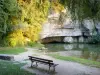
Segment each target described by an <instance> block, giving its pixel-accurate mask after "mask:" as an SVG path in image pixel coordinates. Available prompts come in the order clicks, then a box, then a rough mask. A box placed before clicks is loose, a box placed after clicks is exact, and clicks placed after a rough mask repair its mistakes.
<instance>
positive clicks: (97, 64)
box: [49, 54, 100, 68]
mask: <svg viewBox="0 0 100 75" xmlns="http://www.w3.org/2000/svg"><path fill="white" fill-rule="evenodd" d="M49 56H52V57H54V58H56V59H60V60H65V61H73V62H78V63H81V64H85V65H89V66H92V67H98V68H100V62H97V61H92V60H87V59H83V58H77V57H71V56H60V55H59V54H49Z"/></svg>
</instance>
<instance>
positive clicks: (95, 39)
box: [90, 34, 100, 43]
mask: <svg viewBox="0 0 100 75" xmlns="http://www.w3.org/2000/svg"><path fill="white" fill-rule="evenodd" d="M90 43H100V34H98V35H93V36H92V38H91V41H90Z"/></svg>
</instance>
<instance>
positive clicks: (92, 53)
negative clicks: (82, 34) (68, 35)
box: [44, 43, 100, 62]
mask: <svg viewBox="0 0 100 75" xmlns="http://www.w3.org/2000/svg"><path fill="white" fill-rule="evenodd" d="M44 45H45V47H46V48H48V52H56V53H59V54H60V55H62V56H72V57H78V58H84V59H88V60H93V61H98V62H100V44H96V45H95V44H64V43H50V44H44Z"/></svg>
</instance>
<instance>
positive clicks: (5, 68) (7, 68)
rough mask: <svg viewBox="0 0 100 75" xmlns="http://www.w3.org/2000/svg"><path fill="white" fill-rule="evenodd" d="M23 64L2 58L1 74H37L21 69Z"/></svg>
mask: <svg viewBox="0 0 100 75" xmlns="http://www.w3.org/2000/svg"><path fill="white" fill-rule="evenodd" d="M22 65H23V64H14V63H13V62H10V61H2V60H0V75H35V74H31V73H29V72H27V71H25V70H23V69H21V66H22Z"/></svg>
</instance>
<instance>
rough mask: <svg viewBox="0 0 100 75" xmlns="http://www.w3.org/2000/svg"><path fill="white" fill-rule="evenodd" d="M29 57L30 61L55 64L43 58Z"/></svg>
mask: <svg viewBox="0 0 100 75" xmlns="http://www.w3.org/2000/svg"><path fill="white" fill-rule="evenodd" d="M28 57H29V59H30V60H35V61H41V62H47V63H53V61H52V60H48V59H43V58H38V57H33V56H28Z"/></svg>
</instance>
